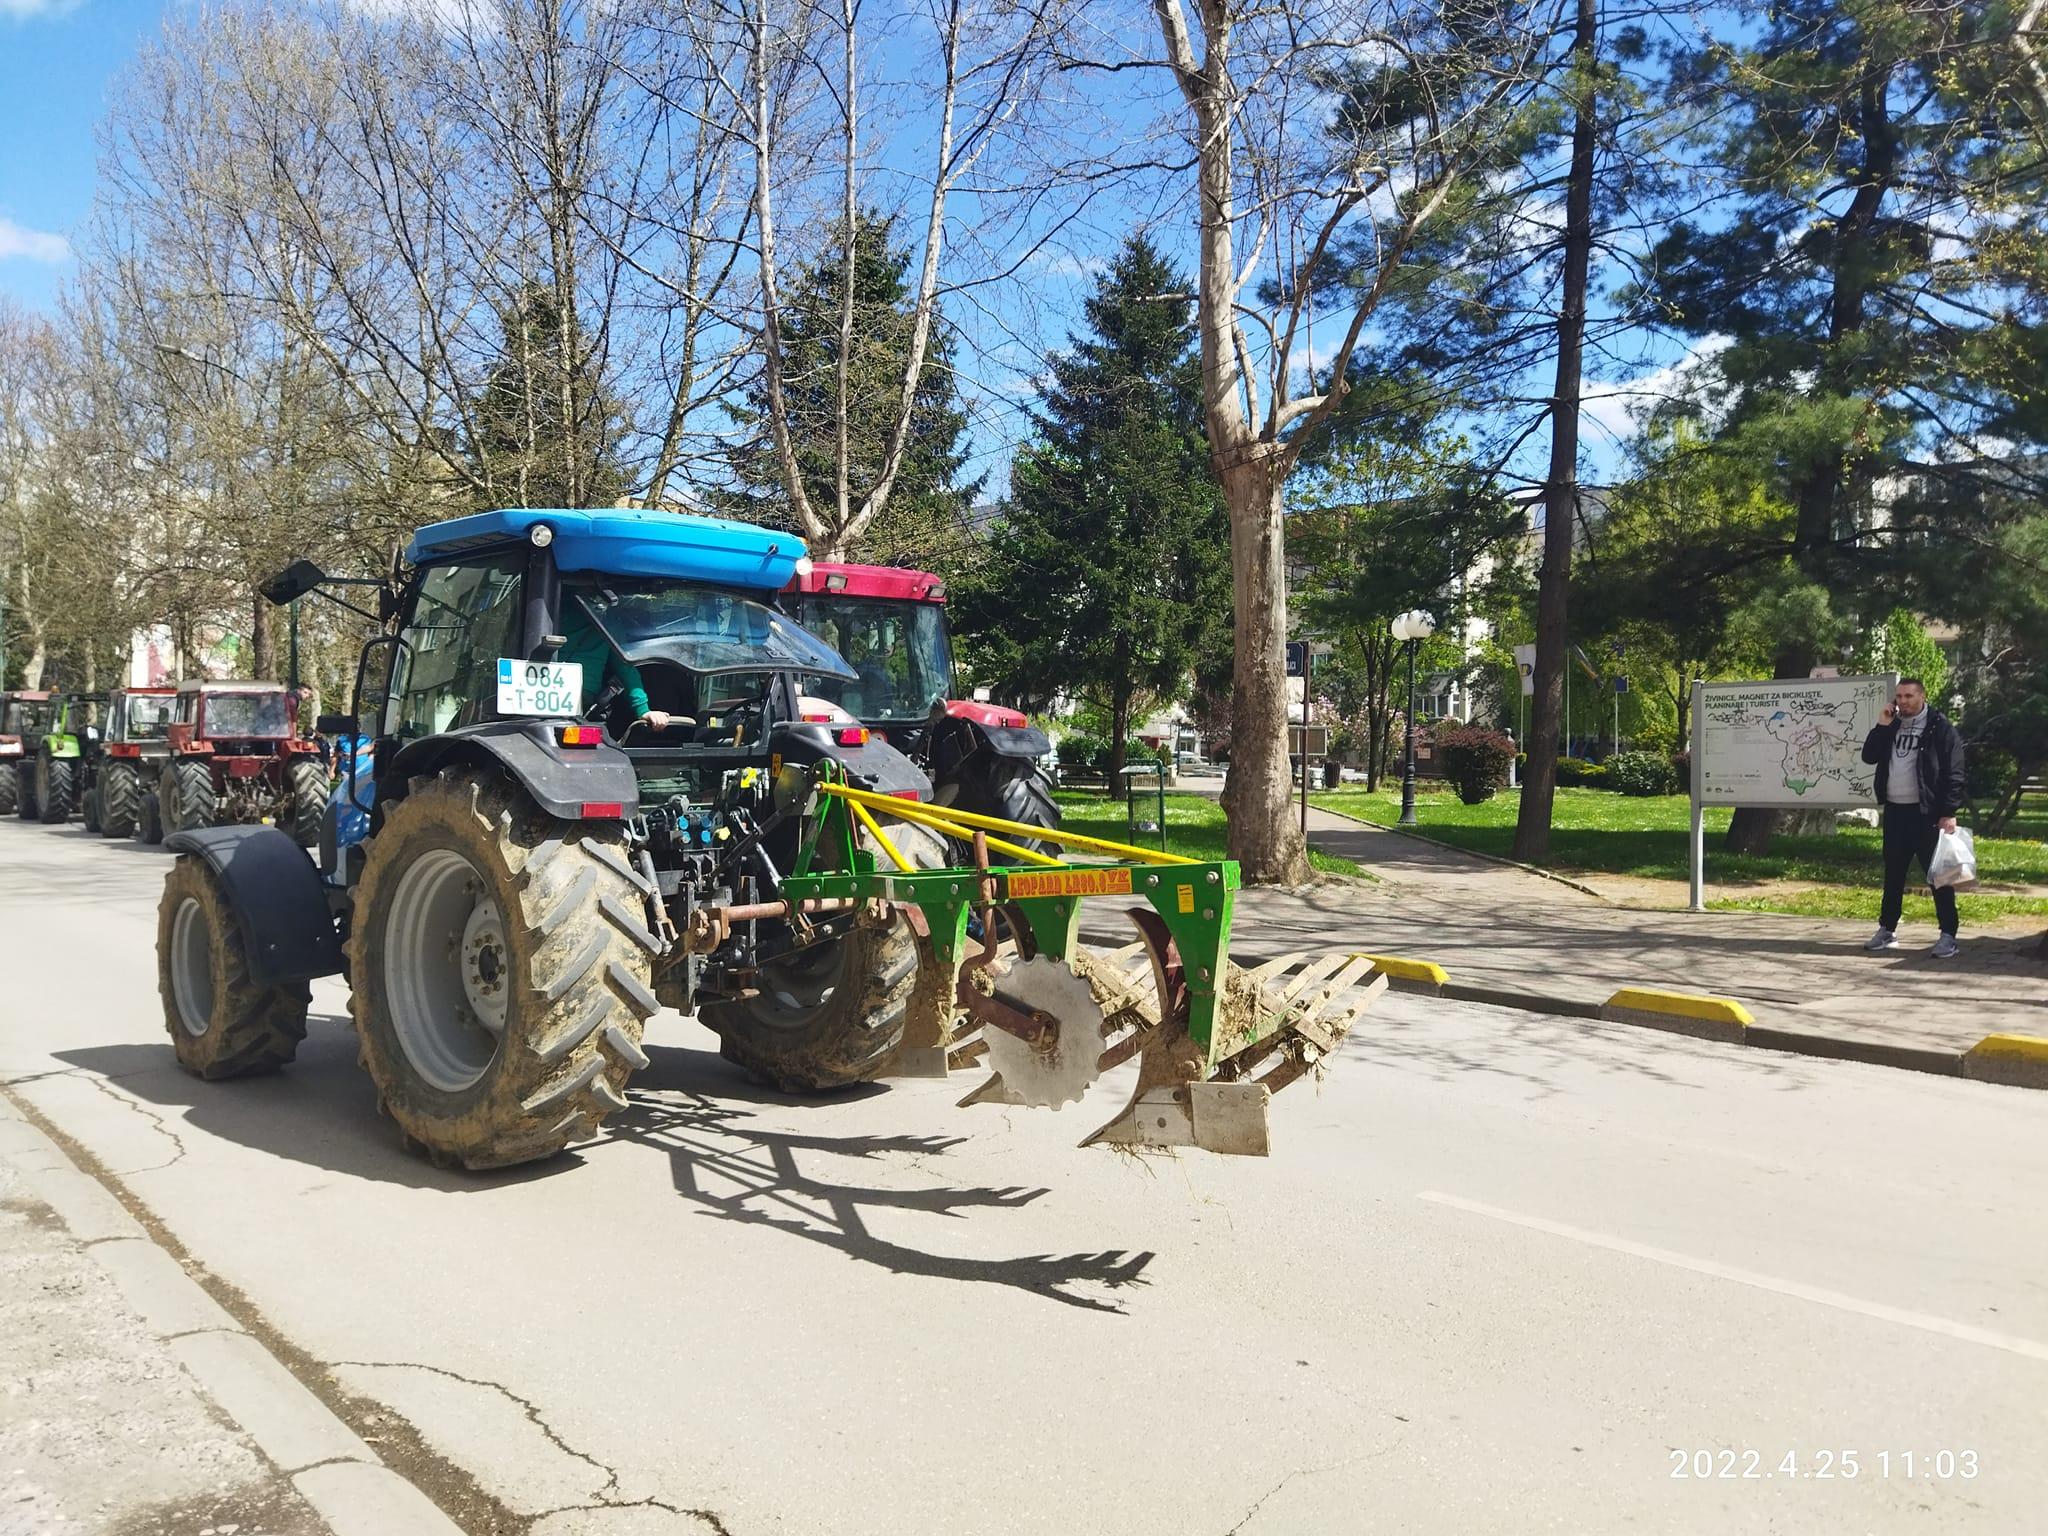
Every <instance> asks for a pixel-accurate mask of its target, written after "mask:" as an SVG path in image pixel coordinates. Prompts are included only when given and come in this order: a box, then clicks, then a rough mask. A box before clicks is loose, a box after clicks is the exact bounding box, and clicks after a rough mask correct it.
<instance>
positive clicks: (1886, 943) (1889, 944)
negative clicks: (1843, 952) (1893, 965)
mask: <svg viewBox="0 0 2048 1536" xmlns="http://www.w3.org/2000/svg"><path fill="white" fill-rule="evenodd" d="M1863 947H1864V948H1865V949H1867V950H1869V951H1870V952H1871V953H1872V954H1873V955H1874V954H1876V953H1877V952H1878V951H1879V950H1881V949H1897V948H1898V947H1899V941H1898V939H1897V938H1896V937H1895V936H1894V935H1893V933H1892V931H1891V929H1889V928H1880V929H1878V930H1877V932H1875V933H1873V934H1872V935H1871V936H1870V937H1869V938H1867V939H1865V940H1864V941H1863Z"/></svg>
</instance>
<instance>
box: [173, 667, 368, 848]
mask: <svg viewBox="0 0 2048 1536" xmlns="http://www.w3.org/2000/svg"><path fill="white" fill-rule="evenodd" d="M166 734H167V735H168V736H169V738H170V744H171V747H170V757H169V758H168V760H167V761H166V762H165V763H164V768H163V776H162V777H161V778H160V779H159V780H158V781H157V794H156V805H155V807H153V808H152V809H154V810H155V811H156V813H157V814H156V815H155V816H151V815H149V814H148V809H146V810H145V820H146V821H147V822H148V823H149V824H150V827H151V830H155V829H156V828H157V827H159V826H160V827H161V829H162V830H163V831H164V832H165V833H171V832H192V831H197V830H198V829H199V828H201V827H218V826H234V825H241V824H247V823H251V822H260V821H267V822H269V823H271V824H272V825H273V826H276V827H279V828H281V829H283V830H284V831H286V832H289V833H290V834H291V835H292V837H293V838H295V839H296V840H297V841H298V842H299V843H300V844H301V845H302V846H304V847H307V848H311V847H314V846H316V845H317V844H318V843H319V841H320V823H321V820H322V818H323V817H324V816H325V815H326V814H327V789H328V774H327V767H326V764H325V763H323V762H322V761H321V757H320V748H319V747H318V746H317V745H316V744H315V743H314V742H312V741H310V740H308V739H306V738H305V737H303V736H301V735H300V734H299V720H298V698H297V696H296V695H295V694H293V693H292V692H291V691H290V690H289V689H287V688H286V687H285V686H284V684H282V683H216V682H185V683H180V684H178V703H177V708H176V710H175V711H174V713H173V714H172V716H171V723H170V727H169V729H168V731H167V732H166Z"/></svg>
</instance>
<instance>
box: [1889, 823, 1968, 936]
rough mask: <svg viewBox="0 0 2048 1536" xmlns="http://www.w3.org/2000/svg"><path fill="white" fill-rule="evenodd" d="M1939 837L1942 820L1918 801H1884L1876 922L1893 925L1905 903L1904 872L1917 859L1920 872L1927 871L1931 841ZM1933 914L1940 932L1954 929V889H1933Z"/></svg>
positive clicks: (1932, 852) (1896, 923)
mask: <svg viewBox="0 0 2048 1536" xmlns="http://www.w3.org/2000/svg"><path fill="white" fill-rule="evenodd" d="M1940 838H1941V823H1940V821H1939V819H1938V818H1936V817H1933V816H1929V815H1928V814H1927V813H1926V812H1925V811H1923V810H1921V809H1920V807H1919V806H1917V805H1887V806H1886V807H1885V808H1884V905H1883V906H1882V907H1880V908H1879V909H1878V914H1877V926H1878V927H1880V928H1887V929H1896V928H1897V927H1898V926H1899V913H1900V912H1901V911H1902V910H1904V908H1905V905H1906V872H1907V871H1908V870H1909V869H1911V868H1912V867H1913V861H1914V860H1915V859H1918V860H1919V861H1920V874H1921V876H1922V877H1923V878H1924V877H1925V876H1926V874H1927V866H1928V863H1929V862H1930V861H1931V860H1932V859H1933V858H1934V845H1935V843H1936V842H1938V841H1939V840H1940ZM1934 916H1935V918H1936V920H1937V921H1938V922H1940V924H1941V931H1942V932H1943V933H1954V932H1955V931H1956V893H1955V892H1954V891H1951V890H1948V889H1946V888H1942V889H1937V890H1935V892H1934Z"/></svg>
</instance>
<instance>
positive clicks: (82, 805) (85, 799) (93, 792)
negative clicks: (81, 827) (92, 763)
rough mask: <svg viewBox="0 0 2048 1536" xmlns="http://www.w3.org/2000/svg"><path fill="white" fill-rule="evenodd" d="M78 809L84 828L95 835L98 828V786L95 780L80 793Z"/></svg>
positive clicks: (97, 832)
mask: <svg viewBox="0 0 2048 1536" xmlns="http://www.w3.org/2000/svg"><path fill="white" fill-rule="evenodd" d="M78 809H79V813H80V815H82V816H83V817H84V819H85V830H86V831H88V832H90V833H92V834H94V835H95V836H97V835H98V834H99V830H100V787H99V783H98V781H97V780H95V781H93V783H92V784H90V785H89V786H88V787H87V788H86V789H85V790H84V791H82V792H81V793H80V795H79V797H78Z"/></svg>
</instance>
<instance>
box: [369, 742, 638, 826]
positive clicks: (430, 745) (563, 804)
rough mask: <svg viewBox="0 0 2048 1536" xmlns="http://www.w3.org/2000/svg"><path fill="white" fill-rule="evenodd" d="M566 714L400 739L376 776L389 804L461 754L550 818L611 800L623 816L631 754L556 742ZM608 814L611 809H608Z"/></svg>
mask: <svg viewBox="0 0 2048 1536" xmlns="http://www.w3.org/2000/svg"><path fill="white" fill-rule="evenodd" d="M574 723H575V722H573V721H566V720H543V719H532V720H493V721H491V722H489V723H487V724H484V725H470V726H462V727H459V728H457V729H456V730H452V731H445V732H443V733H442V734H441V735H439V736H428V737H425V738H423V739H421V740H419V741H414V742H408V743H407V744H406V745H405V746H403V747H402V748H400V749H399V751H398V754H397V756H395V757H394V758H393V759H392V760H391V766H390V768H389V770H388V771H385V772H383V773H380V775H379V777H380V778H381V779H382V781H383V783H384V785H385V786H386V791H385V792H386V797H387V798H388V799H389V800H391V801H393V802H395V801H397V800H398V799H399V798H400V797H401V796H402V795H403V794H404V793H405V785H406V784H407V783H408V782H409V781H411V780H413V779H415V778H420V777H423V776H426V775H429V774H434V773H438V772H440V771H441V769H443V768H444V767H447V766H448V765H449V764H451V763H457V762H461V761H462V760H464V759H465V758H468V759H470V760H471V761H480V762H489V763H495V764H496V765H497V766H499V767H501V768H503V769H504V770H505V772H506V773H508V774H510V775H511V776H512V779H513V781H514V782H515V783H517V784H518V785H519V786H520V788H522V789H524V790H525V791H526V792H527V794H529V795H531V796H532V797H533V800H534V803H535V804H536V805H538V806H539V807H540V808H541V809H542V810H544V811H546V812H547V813H548V814H549V815H550V816H559V817H561V818H563V819H564V820H566V821H577V820H580V819H581V818H582V817H583V815H584V809H583V808H584V807H585V806H586V805H618V806H623V807H624V808H625V813H626V814H627V815H629V816H630V815H631V814H632V813H633V808H634V807H635V806H637V805H638V804H639V803H640V781H639V780H638V779H637V778H635V777H634V776H633V763H632V759H630V758H628V757H627V756H626V754H625V753H623V752H621V751H620V750H619V749H618V748H617V747H613V746H609V745H602V746H595V747H564V746H563V745H562V742H561V734H560V733H561V729H562V727H563V726H564V725H570V724H574ZM613 814H615V815H616V814H617V813H616V812H614V813H613Z"/></svg>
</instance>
